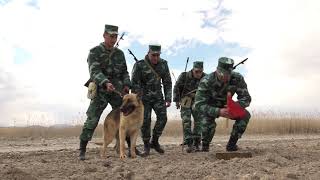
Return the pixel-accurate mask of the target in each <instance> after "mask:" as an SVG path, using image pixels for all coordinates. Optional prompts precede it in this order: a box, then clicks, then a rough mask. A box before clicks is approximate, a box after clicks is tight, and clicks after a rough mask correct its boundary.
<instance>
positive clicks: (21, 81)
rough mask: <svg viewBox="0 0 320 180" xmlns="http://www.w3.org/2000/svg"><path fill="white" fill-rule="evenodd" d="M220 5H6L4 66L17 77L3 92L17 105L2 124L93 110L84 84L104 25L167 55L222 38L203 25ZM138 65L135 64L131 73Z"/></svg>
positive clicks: (72, 1)
mask: <svg viewBox="0 0 320 180" xmlns="http://www.w3.org/2000/svg"><path fill="white" fill-rule="evenodd" d="M138 4H140V5H141V4H143V6H140V5H138ZM155 4H158V5H157V6H155ZM218 5H219V3H218V2H214V1H201V2H194V1H169V0H166V1H161V3H160V4H159V1H147V0H143V1H124V0H120V1H100V0H95V1H76V0H68V1H62V0H57V1H44V0H39V1H29V0H22V1H17V0H16V1H14V0H13V1H9V2H7V3H5V4H1V6H0V25H1V29H0V47H1V49H0V60H1V64H0V69H1V74H2V76H9V77H11V78H12V79H14V80H15V81H14V82H13V81H11V80H10V81H3V78H2V79H1V80H2V82H1V83H2V86H5V87H4V88H2V89H1V90H2V91H6V93H9V94H7V95H6V98H7V99H6V100H8V101H10V103H9V104H4V103H2V102H1V105H2V106H5V108H6V109H7V110H10V113H8V112H9V111H7V113H5V111H3V113H4V114H6V116H5V117H6V119H2V121H3V122H8V120H10V121H11V119H16V121H25V119H28V118H26V115H25V114H37V115H35V117H42V115H38V114H42V113H43V114H45V115H44V116H48V117H52V118H51V119H54V118H57V117H60V116H61V114H64V113H65V114H66V115H65V116H70V114H71V115H72V114H73V113H74V114H77V113H78V112H79V111H81V112H85V110H86V108H87V106H88V103H89V101H88V100H87V99H86V88H84V87H83V84H84V82H85V81H86V80H87V78H88V76H89V73H88V67H87V63H86V58H87V55H88V52H89V49H90V48H92V47H94V46H95V45H97V44H98V43H99V42H101V41H102V33H103V27H104V24H106V23H108V24H116V25H119V27H120V31H125V32H127V35H126V37H125V39H126V40H125V41H122V42H121V44H120V47H121V48H124V47H129V46H130V45H131V44H132V43H134V42H135V43H139V44H141V45H145V46H146V47H147V44H149V43H153V42H158V43H161V45H162V46H163V49H164V51H165V53H166V54H174V53H176V52H177V51H178V50H179V49H182V48H185V47H187V46H188V44H192V43H194V42H195V41H198V42H202V43H205V44H210V43H214V42H215V41H216V40H217V38H218V36H217V32H216V31H217V29H216V28H215V27H211V26H207V27H205V28H204V27H202V26H204V25H205V20H204V18H205V16H206V17H207V16H208V17H212V16H213V14H212V13H211V14H209V15H208V14H206V15H205V14H204V13H203V12H206V11H209V10H212V11H216V12H217V13H219V11H220V10H219V8H218ZM17 47H18V48H19V49H20V50H21V51H23V52H25V53H26V54H28V55H30V56H29V57H28V59H26V60H25V61H18V62H17V61H15V57H17V56H16V51H15V48H17ZM19 58H20V60H22V59H21V57H19ZM131 68H132V63H130V62H129V63H128V69H129V71H130V70H131ZM3 74H4V75H3ZM9 89H10V90H9ZM27 92H28V93H27ZM17 94H21V96H19V97H18V96H17ZM18 107H19V108H18ZM13 112H14V113H13ZM46 113H47V115H46ZM27 116H28V115H27ZM57 121H62V120H61V119H60V120H57ZM50 122H53V121H51V120H50ZM63 123H64V122H63Z"/></svg>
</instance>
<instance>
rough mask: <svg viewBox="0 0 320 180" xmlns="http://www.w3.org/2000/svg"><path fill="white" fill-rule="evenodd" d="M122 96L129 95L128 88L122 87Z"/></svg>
mask: <svg viewBox="0 0 320 180" xmlns="http://www.w3.org/2000/svg"><path fill="white" fill-rule="evenodd" d="M122 94H129V87H128V86H124V88H123V90H122Z"/></svg>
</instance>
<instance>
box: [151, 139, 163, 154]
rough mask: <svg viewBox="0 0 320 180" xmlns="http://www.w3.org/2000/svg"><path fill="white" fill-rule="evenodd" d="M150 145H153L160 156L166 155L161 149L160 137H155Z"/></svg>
mask: <svg viewBox="0 0 320 180" xmlns="http://www.w3.org/2000/svg"><path fill="white" fill-rule="evenodd" d="M150 145H151V146H150V147H151V148H153V149H154V150H156V151H157V152H158V153H160V154H163V153H164V150H163V149H162V148H161V146H160V144H159V137H155V136H153V137H152V140H151V144H150Z"/></svg>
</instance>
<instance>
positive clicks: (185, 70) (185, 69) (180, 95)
mask: <svg viewBox="0 0 320 180" xmlns="http://www.w3.org/2000/svg"><path fill="white" fill-rule="evenodd" d="M188 62H189V57H188V58H187V62H186V67H185V68H184V72H185V74H186V76H185V81H184V85H183V88H182V91H181V94H180V91H179V100H181V97H182V95H183V93H184V89H185V87H186V84H187V67H188Z"/></svg>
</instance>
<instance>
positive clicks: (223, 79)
mask: <svg viewBox="0 0 320 180" xmlns="http://www.w3.org/2000/svg"><path fill="white" fill-rule="evenodd" d="M216 73H217V76H218V79H219V80H220V81H221V82H223V83H227V82H229V81H230V78H231V74H230V73H227V72H222V71H220V70H217V71H216Z"/></svg>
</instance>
